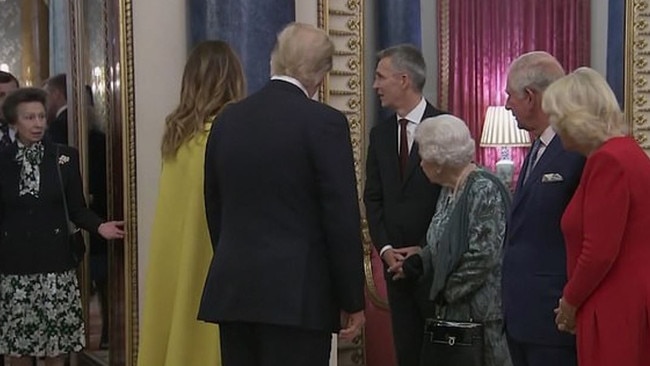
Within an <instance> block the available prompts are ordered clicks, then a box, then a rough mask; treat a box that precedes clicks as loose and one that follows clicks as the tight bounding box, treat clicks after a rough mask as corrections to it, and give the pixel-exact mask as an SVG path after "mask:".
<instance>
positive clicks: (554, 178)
mask: <svg viewBox="0 0 650 366" xmlns="http://www.w3.org/2000/svg"><path fill="white" fill-rule="evenodd" d="M562 181H564V177H562V176H561V175H560V174H558V173H546V174H544V175H543V176H542V183H553V182H562Z"/></svg>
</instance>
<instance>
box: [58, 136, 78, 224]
mask: <svg viewBox="0 0 650 366" xmlns="http://www.w3.org/2000/svg"><path fill="white" fill-rule="evenodd" d="M56 159H57V161H56V173H57V175H58V177H59V188H61V197H63V211H65V221H66V223H67V225H68V234H74V233H75V231H76V230H75V229H73V228H72V225H71V224H70V213H69V211H68V198H67V196H66V195H65V188H64V185H63V175H62V174H61V167H60V166H59V165H60V164H59V145H56Z"/></svg>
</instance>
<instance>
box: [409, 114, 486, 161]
mask: <svg viewBox="0 0 650 366" xmlns="http://www.w3.org/2000/svg"><path fill="white" fill-rule="evenodd" d="M415 141H416V142H417V143H418V149H419V151H420V157H421V158H422V160H423V161H425V162H432V163H435V164H437V165H440V166H448V167H453V168H460V167H464V166H465V165H467V164H469V163H470V162H471V161H472V160H473V159H474V153H475V151H476V145H475V143H474V139H473V138H472V135H471V134H470V132H469V128H467V125H466V124H465V121H463V120H462V119H460V118H458V117H456V116H452V115H451V114H442V115H440V116H437V117H431V118H427V119H425V120H423V121H422V122H420V125H419V126H418V128H417V129H416V130H415Z"/></svg>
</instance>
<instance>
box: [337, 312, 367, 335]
mask: <svg viewBox="0 0 650 366" xmlns="http://www.w3.org/2000/svg"><path fill="white" fill-rule="evenodd" d="M365 323H366V316H365V315H364V314H363V310H361V311H358V312H356V313H352V314H347V313H341V327H342V329H341V331H340V332H339V338H341V339H345V340H348V341H351V340H352V339H354V337H356V336H358V335H359V334H360V333H361V329H363V325H364V324H365Z"/></svg>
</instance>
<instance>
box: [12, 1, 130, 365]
mask: <svg viewBox="0 0 650 366" xmlns="http://www.w3.org/2000/svg"><path fill="white" fill-rule="evenodd" d="M0 3H1V4H2V5H1V7H2V11H1V12H0V69H2V70H4V71H9V72H11V73H12V74H14V75H16V76H17V77H18V79H19V81H20V83H21V86H35V87H40V86H44V87H45V84H46V82H47V81H48V79H50V78H53V77H55V78H59V79H60V80H63V81H64V83H63V84H62V85H65V86H64V87H63V89H64V90H65V92H64V93H63V95H64V96H65V97H66V98H65V99H64V100H63V101H59V102H58V104H57V105H53V106H52V110H50V111H48V112H51V113H49V114H51V116H49V121H48V123H49V124H50V126H52V121H54V120H56V119H57V118H58V119H61V120H62V121H63V125H64V126H67V128H65V129H64V131H66V130H67V131H66V133H65V134H63V135H62V137H60V139H63V140H64V141H56V142H59V143H67V144H69V145H72V146H75V147H77V148H78V149H79V151H80V156H81V163H82V164H81V170H82V176H83V179H84V183H85V193H86V199H87V202H88V204H89V206H90V207H91V209H93V210H94V211H95V212H96V213H97V214H99V215H100V216H102V217H106V218H108V219H116V220H121V219H123V220H125V221H126V228H127V232H128V234H127V237H126V238H125V239H124V240H123V241H111V242H106V241H104V240H102V239H100V238H98V237H93V236H88V235H86V244H87V246H88V250H87V251H86V256H85V260H84V261H83V263H82V264H81V266H80V268H79V271H78V274H79V276H78V277H79V281H80V288H81V292H82V302H83V308H84V318H85V324H86V349H85V350H84V351H82V352H81V353H79V354H76V355H72V356H71V360H70V363H71V364H72V365H74V364H79V365H131V364H134V363H135V362H134V360H135V343H134V342H135V335H134V334H135V332H136V324H137V272H136V271H137V268H136V265H135V263H136V254H137V253H136V238H137V229H136V225H135V223H136V221H135V219H136V217H135V212H136V210H135V200H134V199H133V197H134V194H135V152H134V151H135V142H134V141H135V136H134V132H133V131H134V113H133V111H134V108H133V102H134V101H133V57H132V41H131V39H132V37H131V29H132V28H131V3H130V1H127V0H49V1H48V0H2V1H0ZM47 84H48V85H49V83H47ZM48 88H49V86H48ZM46 90H47V88H46ZM51 99H53V98H51ZM64 105H65V106H66V108H63V106H64ZM54 109H56V110H54ZM64 111H65V113H64ZM66 114H67V116H66ZM129 202H133V203H129Z"/></svg>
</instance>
